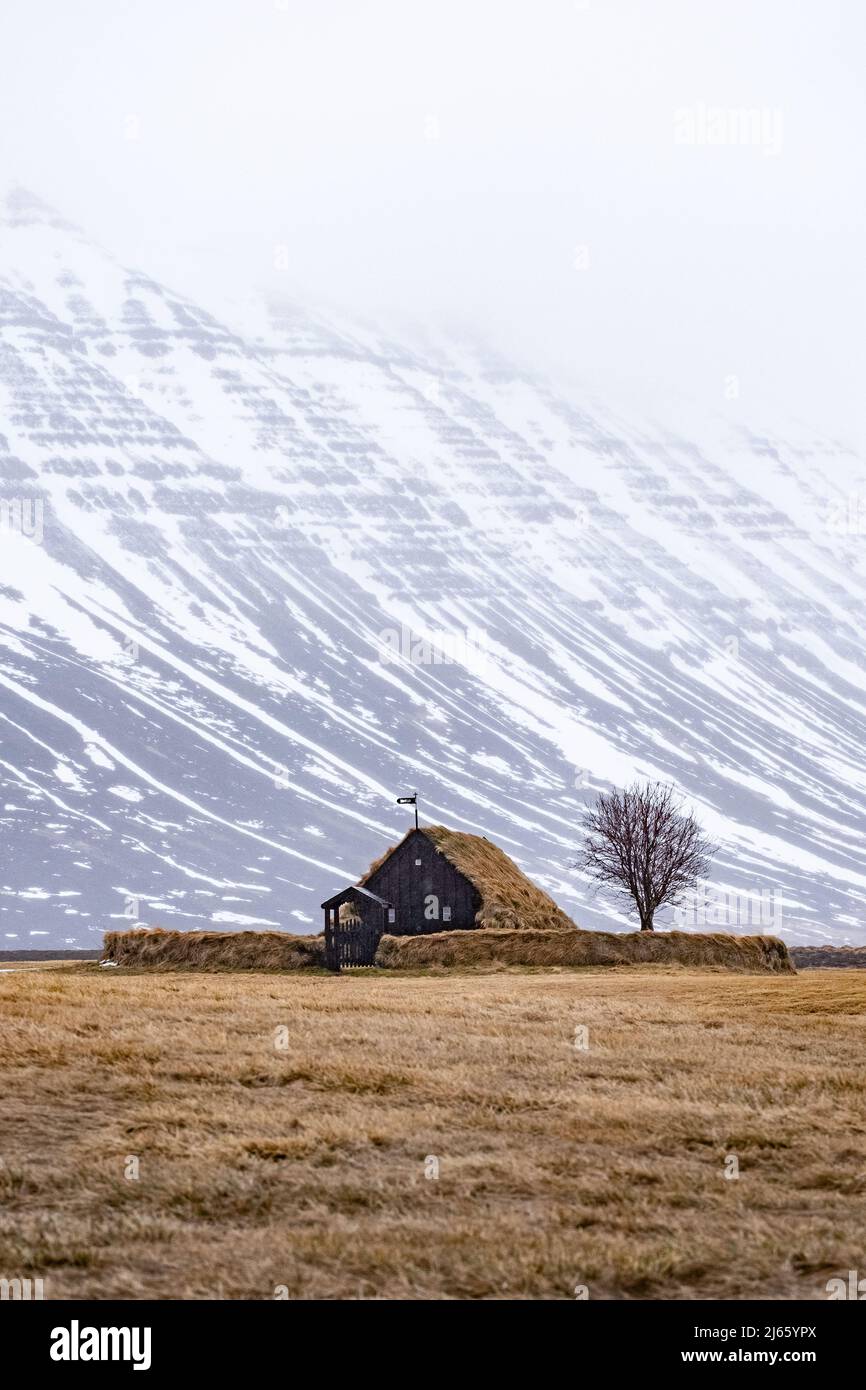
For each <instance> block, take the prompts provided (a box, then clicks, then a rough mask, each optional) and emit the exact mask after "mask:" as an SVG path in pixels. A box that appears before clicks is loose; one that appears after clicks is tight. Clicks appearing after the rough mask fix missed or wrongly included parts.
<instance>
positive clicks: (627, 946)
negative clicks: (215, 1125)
mask: <svg viewBox="0 0 866 1390" xmlns="http://www.w3.org/2000/svg"><path fill="white" fill-rule="evenodd" d="M105 956H106V959H108V960H111V961H114V962H116V963H117V964H118V965H123V966H146V967H147V968H149V969H170V970H179V969H183V970H274V971H279V970H309V969H314V968H320V969H321V968H324V965H325V944H324V938H323V937H321V936H288V935H286V934H285V933H283V932H261V931H247V932H185V931H162V930H160V929H158V928H157V929H155V930H150V931H142V930H140V929H139V930H136V931H127V932H106V933H105ZM638 963H640V964H646V963H650V964H653V965H687V966H699V967H704V966H724V967H726V968H727V969H728V970H745V971H769V972H771V973H774V972H785V971H787V972H789V973H790V972H792V971H793V967H792V965H791V961H790V958H789V956H788V949H787V947H786V946H785V944H784V942H782V941H779V940H777V938H776V937H773V936H731V935H727V934H725V933H724V932H717V933H693V932H676V931H674V932H599V931H578V930H577V929H576V928H574V927H572V928H571V930H570V931H567V932H564V931H559V930H553V931H535V930H532V929H530V928H527V927H522V928H519V929H515V930H508V929H503V928H490V929H488V928H485V927H476V928H474V929H473V930H471V931H447V932H432V933H429V934H427V933H425V934H424V935H423V936H383V937H382V939H381V941H380V942H379V947H378V950H377V952H376V964H377V965H378V966H380V967H382V968H383V969H395V970H403V969H411V970H415V969H426V968H429V967H437V966H441V967H445V968H449V969H450V968H454V967H456V968H459V969H464V968H467V967H472V966H474V967H480V968H482V969H489V968H490V966H492V965H494V966H495V965H529V966H550V965H566V966H586V965H626V964H638Z"/></svg>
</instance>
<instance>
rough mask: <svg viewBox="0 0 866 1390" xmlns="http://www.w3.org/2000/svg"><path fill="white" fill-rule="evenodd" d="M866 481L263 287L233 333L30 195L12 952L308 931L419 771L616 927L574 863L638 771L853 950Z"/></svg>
mask: <svg viewBox="0 0 866 1390" xmlns="http://www.w3.org/2000/svg"><path fill="white" fill-rule="evenodd" d="M863 499H866V474H864V467H863V465H862V463H861V462H860V460H859V459H858V458H856V457H855V456H854V455H853V454H852V453H851V452H849V451H848V450H847V449H846V447H845V445H844V443H843V442H841V441H838V440H836V439H834V438H833V437H832V435H827V436H826V437H818V436H816V435H814V434H812V433H811V432H809V431H805V430H803V429H802V428H798V429H796V430H793V429H787V430H783V431H781V432H780V433H778V434H776V433H772V434H770V433H768V432H767V431H766V430H765V429H761V430H758V429H755V430H754V431H753V432H750V431H746V430H743V429H742V428H741V427H740V426H736V425H734V424H732V423H729V422H725V421H724V420H723V419H720V420H719V421H701V422H700V424H699V425H689V426H685V425H682V424H676V425H675V424H673V423H670V422H668V423H666V424H662V423H658V422H656V421H652V420H640V419H626V418H623V417H621V416H620V415H618V414H617V413H616V412H615V411H613V410H611V409H609V408H606V407H605V408H602V407H599V406H596V405H594V404H592V405H591V404H590V403H589V402H588V401H587V400H584V399H581V398H580V397H578V396H577V395H575V396H574V397H573V398H572V397H570V396H569V395H568V394H567V393H564V392H563V391H562V390H560V389H557V388H555V387H554V386H553V385H552V384H551V383H549V382H545V381H543V380H539V379H538V378H537V377H534V376H533V375H531V374H529V373H526V372H523V371H521V370H519V369H517V368H515V367H513V366H511V365H509V364H507V363H505V362H502V361H500V360H498V358H496V357H495V356H493V355H492V354H489V353H485V352H483V351H481V350H479V349H478V348H476V347H475V346H473V345H470V344H466V343H461V342H447V341H444V340H443V339H439V340H437V341H434V342H431V341H427V340H424V341H422V340H419V341H418V342H413V343H412V344H407V343H406V342H398V341H394V340H392V338H391V337H390V336H389V335H387V334H381V333H377V332H375V331H373V330H370V329H368V328H365V327H359V326H357V325H355V324H354V323H350V322H348V321H347V322H346V323H342V322H338V321H336V320H335V318H334V317H333V316H332V315H316V314H311V313H308V312H307V311H301V310H299V309H297V308H296V307H293V306H288V307H287V306H285V305H273V304H268V303H266V302H265V301H264V300H262V301H261V302H260V303H255V302H253V301H250V302H249V303H247V304H246V305H245V306H244V310H243V314H242V315H239V316H238V318H237V319H236V320H233V321H231V322H223V321H221V320H220V319H219V318H218V317H214V316H212V315H211V314H210V313H209V312H208V311H207V309H206V308H204V307H200V306H199V305H198V304H196V303H193V302H191V301H190V300H189V299H188V298H185V297H184V295H183V294H181V293H175V292H172V291H171V290H169V289H167V288H166V287H165V286H164V285H162V284H159V283H156V282H155V281H154V280H153V279H151V278H149V277H148V276H147V275H146V274H143V273H140V272H137V271H130V270H128V269H126V268H125V267H123V266H122V265H120V264H119V263H118V262H117V261H116V260H115V259H114V258H113V257H112V256H110V255H109V254H107V253H106V252H104V251H103V250H101V249H100V248H99V247H97V246H96V245H94V244H93V243H92V242H90V241H89V240H87V238H86V237H85V236H84V235H83V234H82V233H80V232H79V231H78V230H77V229H76V228H74V227H71V226H70V225H68V224H67V223H66V222H65V221H64V220H63V219H62V218H61V217H60V216H59V215H57V214H56V213H54V212H53V211H52V210H51V209H49V208H46V207H45V206H44V205H42V204H40V203H39V202H38V200H36V199H34V198H33V197H31V196H30V195H28V194H25V193H23V192H22V191H20V190H16V191H15V192H14V193H12V194H11V195H10V196H9V197H8V199H7V200H6V202H5V205H4V207H3V209H2V224H0V527H2V530H0V567H2V572H0V638H2V653H0V764H2V777H3V783H4V785H3V794H2V798H0V805H2V812H0V817H2V826H3V842H4V847H5V856H4V864H3V869H2V874H0V947H10V946H15V945H21V946H29V947H32V946H49V945H57V946H62V945H76V946H90V947H92V946H94V945H98V944H99V942H100V939H101V936H100V934H101V932H102V931H103V930H105V929H106V928H108V927H111V926H118V925H120V924H122V923H123V921H124V919H126V920H127V921H129V922H130V923H132V922H133V921H139V922H142V923H146V924H152V925H164V926H174V927H190V928H192V927H196V928H201V927H205V926H210V927H226V926H228V927H233V926H243V925H247V924H249V925H257V926H258V925H262V926H264V925H269V926H277V927H279V928H281V929H285V930H302V931H313V930H318V929H319V926H320V913H319V908H318V905H319V903H320V902H321V900H322V899H323V898H324V897H326V896H328V895H329V894H330V893H331V892H333V891H334V890H335V889H336V888H338V887H340V886H341V885H342V884H343V883H345V882H347V881H350V880H354V879H355V878H356V877H357V876H358V874H360V873H361V872H362V871H363V870H364V869H365V868H366V867H367V865H368V863H369V861H370V860H371V859H372V858H373V857H375V856H376V855H378V854H379V853H380V852H381V851H382V849H383V848H384V847H385V846H386V845H387V844H388V843H391V842H392V841H393V840H394V839H395V838H396V837H397V835H398V834H399V833H401V831H402V830H403V829H404V828H405V826H406V817H405V815H404V813H403V812H404V808H398V807H397V806H396V805H395V804H394V798H395V797H396V796H397V795H398V794H401V793H405V792H407V791H413V790H415V789H416V788H417V790H418V792H419V797H420V807H421V815H422V818H425V819H428V820H433V821H437V822H445V823H447V824H449V825H453V826H456V827H461V828H464V829H468V830H472V831H476V832H480V833H484V834H487V835H489V836H490V837H491V838H492V839H494V840H496V841H497V842H498V843H499V844H501V845H502V846H503V848H504V849H506V850H507V851H508V852H509V853H510V854H512V855H513V856H514V857H515V858H516V859H517V860H518V862H519V863H520V864H521V866H522V867H523V868H524V869H525V870H526V871H527V872H528V873H529V874H530V875H531V876H532V877H534V878H535V879H536V880H537V881H538V882H540V883H541V884H543V885H544V886H545V887H546V888H547V889H548V890H549V891H550V892H551V893H552V894H553V896H554V897H555V898H556V899H557V900H558V901H559V902H560V903H561V905H562V906H563V907H564V908H565V909H566V911H568V912H570V913H571V914H572V916H574V917H575V919H576V920H577V921H578V922H580V923H581V924H584V925H588V926H600V925H603V924H604V925H607V926H610V925H615V926H624V925H625V918H624V917H622V916H617V915H616V914H615V913H613V912H612V910H611V908H610V907H609V906H608V905H607V904H606V903H605V902H603V901H601V900H599V899H598V898H594V897H593V896H592V895H591V893H590V892H589V890H588V888H587V885H585V884H584V883H583V882H582V881H581V879H580V878H579V876H578V875H577V874H576V873H575V872H574V871H572V870H571V869H570V868H569V863H570V861H571V859H572V858H573V855H574V853H575V849H576V841H577V837H576V834H575V822H576V818H577V815H578V813H579V810H580V808H581V806H582V804H583V802H584V800H585V798H586V796H587V795H588V793H590V792H591V791H592V789H593V788H596V787H600V786H603V785H605V784H607V783H609V782H616V783H620V784H621V783H623V782H625V781H628V780H631V778H632V777H633V776H635V775H639V776H657V777H660V778H664V779H672V780H674V781H675V782H676V783H677V784H678V786H679V787H680V788H681V790H682V791H683V793H684V794H685V795H686V796H687V797H688V798H689V799H690V800H691V801H692V802H693V803H694V804H695V805H696V807H697V809H698V812H699V814H700V816H701V818H702V819H703V820H704V822H705V823H706V825H707V826H708V828H709V829H710V830H711V831H712V832H713V833H714V834H715V835H716V836H717V837H718V838H719V840H720V841H721V849H720V852H719V855H718V857H717V861H716V884H715V889H716V897H715V898H714V897H713V895H712V894H710V895H709V896H710V900H711V902H716V903H718V900H719V899H718V894H720V893H727V894H729V895H730V898H729V903H730V902H739V903H742V902H743V901H744V900H749V901H751V902H752V903H753V904H754V902H755V901H758V900H760V895H761V894H762V893H763V894H764V904H765V905H766V903H767V902H768V901H769V900H770V898H769V895H772V903H773V913H772V920H769V921H768V920H766V919H765V926H768V927H769V928H770V929H772V930H775V931H781V934H782V935H784V936H786V937H787V938H788V939H789V940H790V941H792V942H798V941H799V942H809V941H812V942H820V941H831V942H833V943H836V944H841V943H843V942H846V941H851V942H858V943H859V942H863V941H866V906H864V905H866V856H864V853H863V844H864V837H866V814H864V794H866V663H864V659H863V652H862V640H861V632H862V622H861V615H862V613H863V607H864V598H866V564H864V547H866V539H864V533H866V506H862V507H861V501H862V500H863ZM737 895H740V896H739V897H737ZM780 914H781V922H780V920H779V917H780ZM707 921H708V924H709V925H715V926H717V927H719V926H723V925H726V924H728V921H727V919H726V917H725V916H724V912H722V914H721V915H718V916H716V917H713V915H712V913H711V914H710V916H709V918H708V919H707ZM693 925H698V926H699V925H701V919H700V916H698V917H696V918H695V919H694V922H693ZM741 929H744V930H748V929H749V926H748V922H747V921H746V920H745V918H744V917H741ZM752 929H754V928H752Z"/></svg>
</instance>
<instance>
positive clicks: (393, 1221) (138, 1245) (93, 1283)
mask: <svg viewBox="0 0 866 1390" xmlns="http://www.w3.org/2000/svg"><path fill="white" fill-rule="evenodd" d="M582 1028H584V1029H587V1030H588V1036H587V1037H586V1038H584V1037H583V1036H582V1035H581V1033H580V1032H579V1031H578V1032H577V1033H576V1029H577V1030H580V1029H582ZM0 1029H2V1039H3V1046H2V1056H0V1094H2V1119H0V1126H2V1138H0V1152H2V1165H0V1276H5V1277H9V1278H11V1277H14V1276H16V1275H19V1276H23V1275H26V1274H29V1275H31V1276H35V1275H42V1276H43V1277H44V1279H45V1296H46V1297H47V1298H61V1297H73V1298H84V1297H87V1298H90V1297H94V1298H109V1297H114V1298H142V1297H157V1298H214V1297H216V1298H255V1299H262V1298H272V1297H274V1293H275V1290H276V1289H277V1288H278V1287H279V1286H285V1288H286V1289H287V1291H288V1295H289V1296H290V1297H292V1298H322V1297H324V1298H394V1297H396V1298H403V1297H410V1298H419V1297H428V1298H429V1297H432V1298H439V1297H446V1298H447V1297H450V1298H500V1297H512V1298H513V1297H517V1298H564V1299H567V1298H573V1297H574V1290H575V1286H576V1285H579V1284H584V1285H586V1286H588V1289H589V1294H590V1297H591V1298H651V1297H662V1298H713V1297H722V1298H746V1297H758V1298H788V1297H790V1298H794V1297H798V1298H822V1297H824V1296H825V1292H824V1286H825V1284H826V1281H827V1279H828V1278H829V1277H831V1275H834V1274H837V1273H839V1272H844V1271H847V1270H848V1269H859V1270H860V1272H861V1274H862V1273H864V1272H866V1148H864V1141H866V1084H864V1083H866V974H864V973H863V972H857V971H846V970H836V971H828V972H824V971H822V972H810V973H806V974H801V975H799V976H743V975H728V974H723V973H710V972H708V973H704V974H698V973H695V972H686V971H683V970H671V969H666V968H663V967H638V968H628V969H621V970H585V971H580V972H575V971H572V972H569V971H566V970H561V971H552V970H548V971H538V972H523V973H519V972H516V971H500V972H498V973H488V974H474V975H473V974H469V973H466V974H440V975H434V976H431V975H427V976H423V975H417V974H416V975H408V974H394V973H393V972H388V973H385V972H382V973H370V972H357V973H354V974H351V973H350V974H344V975H342V976H338V977H325V976H316V975H304V974H286V975H264V974H244V975H230V974H223V975H205V974H198V975H197V974H194V973H186V974H170V973H163V974H159V975H148V974H145V973H134V972H128V973H127V972H122V971H120V970H111V971H110V970H102V971H100V970H99V969H97V968H96V967H93V966H81V965H75V966H67V967H66V968H63V969H58V968H55V969H53V970H44V971H34V970H27V971H23V972H21V973H13V974H4V975H0ZM281 1030H282V1031H281ZM583 1041H586V1042H587V1043H588V1047H587V1048H586V1050H584V1049H583V1048H582V1047H581V1045H580V1044H581V1043H582V1042H583ZM576 1043H577V1044H578V1045H577V1046H576V1045H575V1044H576ZM728 1155H735V1156H736V1157H737V1159H738V1162H739V1169H740V1176H739V1178H738V1179H730V1180H729V1179H726V1177H725V1176H724V1174H725V1160H726V1156H728ZM428 1156H433V1157H435V1158H436V1159H437V1160H438V1168H439V1176H438V1179H437V1178H428V1177H427V1176H425V1159H428ZM130 1159H137V1160H138V1164H139V1170H138V1177H137V1178H135V1177H134V1176H126V1174H127V1173H129V1174H133V1173H134V1171H135V1165H134V1164H131V1163H130ZM433 1166H434V1165H433V1164H432V1163H431V1162H430V1161H429V1160H428V1162H427V1164H426V1167H427V1170H428V1171H429V1170H431V1169H432V1168H433Z"/></svg>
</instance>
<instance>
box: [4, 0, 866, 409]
mask: <svg viewBox="0 0 866 1390" xmlns="http://www.w3.org/2000/svg"><path fill="white" fill-rule="evenodd" d="M864 38H866V7H864V6H863V5H862V4H861V3H859V0H814V2H813V3H809V2H808V0H793V3H792V0H760V3H758V2H757V0H734V2H733V3H725V4H724V5H716V4H711V3H708V2H707V0H703V2H702V3H695V0H644V2H643V3H639V0H539V3H534V4H530V3H528V0H527V2H526V3H523V4H519V3H502V0H463V2H462V3H452V0H437V2H436V3H435V4H421V3H417V2H416V0H402V3H397V0H353V2H352V3H349V2H348V0H141V2H140V3H130V2H129V0H127V2H126V3H124V0H74V3H64V0H43V3H41V4H38V5H37V4H33V3H32V0H3V5H2V11H0V107H2V122H0V147H2V148H0V152H2V170H3V179H4V181H17V182H20V183H21V184H23V185H24V186H25V187H27V188H29V189H31V190H32V191H33V192H35V193H37V194H39V195H40V196H41V197H43V198H45V199H46V200H47V201H48V202H51V203H53V204H55V205H56V206H58V207H59V208H60V209H61V210H62V211H63V212H64V213H65V214H66V215H67V216H68V217H70V218H71V219H72V220H74V221H76V222H79V223H80V224H81V225H82V226H84V227H85V229H86V230H87V232H88V233H89V234H90V235H92V236H93V237H94V238H95V239H97V240H99V241H101V242H102V243H103V244H105V245H107V246H108V247H110V249H112V250H113V251H114V252H116V254H118V255H119V256H121V258H123V259H124V260H125V261H128V262H129V263H130V264H135V265H138V266H141V267H143V268H145V269H147V270H150V271H151V272H152V273H154V274H156V275H158V276H159V277H161V278H162V279H164V280H165V281H166V282H167V283H169V284H170V285H172V286H173V287H175V288H180V289H184V288H185V289H187V290H188V292H189V293H191V294H193V295H195V296H198V297H200V298H201V299H203V300H204V301H205V303H209V302H211V303H213V302H215V301H216V299H217V297H218V296H221V295H224V294H225V293H226V292H228V291H231V292H235V291H237V292H238V293H243V292H246V291H248V290H250V289H253V288H259V287H261V288H270V289H278V290H281V291H283V292H285V293H286V294H289V295H291V296H293V297H295V298H298V299H300V300H303V301H309V302H311V303H323V304H326V305H330V306H338V307H339V306H345V307H346V308H348V309H351V310H352V311H357V312H362V313H365V314H369V315H372V316H373V317H379V316H385V315H393V314H395V313H399V314H405V315H408V316H410V317H413V318H417V319H419V320H421V321H423V322H427V323H440V322H441V323H446V324H449V325H456V326H459V327H465V328H469V329H471V330H472V331H473V332H477V333H478V334H480V335H483V336H485V337H486V338H488V339H489V340H490V341H491V342H492V344H493V345H494V346H495V347H497V348H500V349H501V350H502V351H504V352H506V353H508V354H511V355H513V356H517V357H519V358H520V359H521V360H522V361H524V362H526V363H527V364H528V365H530V366H538V367H542V368H544V369H545V370H554V371H556V372H558V373H560V374H567V375H574V374H576V375H578V376H585V377H586V378H587V379H588V380H593V381H596V380H600V381H603V382H605V381H606V382H608V383H612V382H613V381H617V382H619V381H623V382H627V383H631V384H634V385H635V386H636V388H638V389H642V390H643V391H644V392H646V393H648V394H649V395H650V397H653V396H654V395H655V396H657V397H659V398H661V397H664V396H665V395H667V394H668V393H673V392H675V391H676V392H684V393H687V394H688V395H690V396H692V397H694V399H695V400H696V401H697V402H698V403H699V404H700V405H704V406H707V407H712V408H714V407H717V406H718V407H722V406H724V405H725V402H726V398H727V397H726V382H727V383H729V382H730V380H731V379H732V378H736V381H737V391H736V395H737V409H741V410H742V411H743V412H744V414H746V415H748V414H749V412H750V410H751V409H752V407H753V406H754V407H755V409H757V408H758V407H759V406H760V408H761V409H763V408H764V404H765V403H766V402H772V403H773V405H774V407H776V406H778V407H779V408H784V409H790V410H791V411H793V412H795V413H800V414H802V415H803V416H804V417H805V418H807V419H809V420H810V421H812V422H814V423H816V424H817V425H819V426H821V427H822V428H825V429H829V430H837V429H838V430H839V431H840V432H841V431H843V430H845V431H848V433H849V436H850V434H851V432H853V431H856V430H857V429H858V427H859V419H858V416H859V411H860V407H859V399H858V398H859V395H860V391H861V382H862V378H863V373H864V367H866V360H864V357H866V351H864V346H863V333H862V323H863V320H864V308H866V304H864V299H866V296H864V276H863V271H862V256H863V250H862V248H863V245H864V225H866V217H864V188H866V178H864V172H866V171H864V167H863V166H864V158H863V140H862V133H863V130H864V128H866V110H864V106H866V98H864V88H863V83H862V69H863V61H864V58H863V55H864ZM0 273H2V270H0ZM730 394H731V393H730V390H729V389H728V391H727V395H728V396H729V395H730Z"/></svg>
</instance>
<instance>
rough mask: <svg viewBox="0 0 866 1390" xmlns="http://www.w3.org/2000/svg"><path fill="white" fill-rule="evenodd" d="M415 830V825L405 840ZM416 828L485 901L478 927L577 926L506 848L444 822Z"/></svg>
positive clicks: (378, 862) (368, 876)
mask: <svg viewBox="0 0 866 1390" xmlns="http://www.w3.org/2000/svg"><path fill="white" fill-rule="evenodd" d="M415 833H416V832H415V829H414V827H413V828H412V829H411V830H409V831H408V832H407V834H406V835H404V836H403V840H406V839H408V837H409V835H414V834H415ZM418 833H419V834H421V835H426V837H427V839H428V840H430V841H431V842H432V844H433V845H434V846H435V847H436V849H437V850H438V851H439V853H440V854H443V855H444V856H445V858H446V859H447V860H449V862H450V863H452V864H453V865H454V867H455V869H457V870H459V872H460V873H461V874H463V875H464V877H465V878H468V879H469V882H470V883H471V884H472V885H473V886H474V887H475V888H476V889H477V891H478V893H479V894H480V896H481V905H480V907H479V908H478V911H477V913H476V914H475V920H476V922H477V924H478V926H479V927H506V928H509V929H511V930H513V929H515V928H525V929H529V930H535V931H543V930H548V931H550V930H556V931H574V930H575V923H574V922H572V920H571V918H570V917H568V916H566V914H565V913H564V912H563V911H562V908H560V907H557V905H556V903H555V902H554V901H553V898H551V897H550V896H549V895H548V894H547V893H545V892H544V891H543V890H542V889H541V888H539V887H538V886H537V885H536V884H534V883H533V882H532V881H531V879H528V878H527V877H526V874H525V873H523V872H522V870H521V869H518V867H517V865H516V864H515V862H514V860H513V859H509V857H508V855H507V854H506V853H505V851H504V850H501V849H500V848H499V846H498V845H494V844H493V843H492V841H491V840H488V839H486V838H485V837H484V836H483V835H468V834H466V832H465V831H463V830H449V829H448V827H447V826H445V825H422V826H420V827H419V830H418ZM403 840H400V841H399V844H402V843H403ZM398 847H399V845H392V846H391V848H390V849H389V850H386V852H385V853H384V854H383V855H381V856H380V857H379V858H378V859H377V860H375V862H374V863H373V864H371V865H370V868H369V869H368V870H367V872H366V874H364V876H363V878H362V879H361V883H362V884H363V883H367V882H369V880H370V879H371V878H372V877H373V875H374V874H375V873H376V871H377V869H380V868H381V867H382V865H383V864H384V862H385V860H386V859H387V858H388V857H389V855H391V854H393V853H394V850H395V849H397V848H398Z"/></svg>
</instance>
